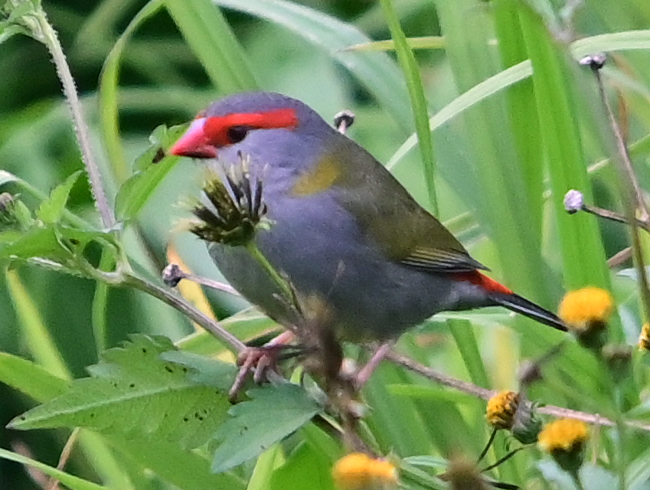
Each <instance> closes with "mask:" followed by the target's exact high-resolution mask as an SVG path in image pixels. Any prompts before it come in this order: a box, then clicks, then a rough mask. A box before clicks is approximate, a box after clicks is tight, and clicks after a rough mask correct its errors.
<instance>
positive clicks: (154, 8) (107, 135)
mask: <svg viewBox="0 0 650 490" xmlns="http://www.w3.org/2000/svg"><path fill="white" fill-rule="evenodd" d="M162 6H163V3H162V0H152V1H149V2H148V3H147V4H146V5H145V6H144V7H142V9H141V10H140V11H139V12H138V13H137V14H136V15H135V16H134V17H133V19H131V22H129V25H128V26H127V27H126V29H125V30H124V32H123V33H122V35H121V36H120V37H119V38H118V40H117V41H116V42H115V44H114V45H113V47H112V49H111V51H110V53H108V56H107V57H106V61H104V66H103V67H102V73H101V76H100V80H99V118H100V122H101V124H100V125H99V128H100V131H101V135H102V138H103V139H104V146H105V148H106V153H107V155H108V160H109V162H110V165H111V166H112V167H113V172H114V173H115V175H116V177H117V180H118V182H124V181H125V180H126V179H127V178H128V176H129V174H130V171H129V169H128V168H127V164H126V159H125V158H124V152H123V150H122V142H121V138H120V128H119V115H118V96H117V92H118V81H119V75H120V62H121V60H122V53H123V52H124V48H125V47H126V43H127V42H128V41H129V39H130V38H131V36H132V35H133V33H134V32H135V31H136V30H137V29H138V28H139V27H140V26H141V25H142V24H143V23H144V22H146V21H147V20H148V19H149V18H151V17H152V16H153V15H154V14H156V13H157V12H158V11H159V10H160V9H162Z"/></svg>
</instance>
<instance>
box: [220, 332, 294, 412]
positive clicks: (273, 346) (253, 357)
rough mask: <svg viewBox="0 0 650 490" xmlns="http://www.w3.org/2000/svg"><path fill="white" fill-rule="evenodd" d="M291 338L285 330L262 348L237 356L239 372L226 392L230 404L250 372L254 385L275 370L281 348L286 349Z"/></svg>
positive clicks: (254, 348)
mask: <svg viewBox="0 0 650 490" xmlns="http://www.w3.org/2000/svg"><path fill="white" fill-rule="evenodd" d="M293 338H294V335H293V333H291V332H289V331H288V330H287V331H286V332H282V333H281V334H280V335H278V336H277V337H275V338H273V339H271V340H270V341H268V342H267V343H266V344H264V345H263V346H262V347H249V348H247V349H246V350H244V351H243V352H242V353H241V354H239V357H238V358H237V365H238V366H239V372H238V373H237V377H236V378H235V382H234V383H233V385H232V387H231V388H230V391H229V392H228V398H229V399H230V401H231V402H234V401H235V400H236V399H237V395H238V394H239V392H240V391H241V388H242V386H243V385H244V381H246V376H247V375H248V374H249V373H250V372H253V381H254V382H255V383H261V382H262V381H264V376H265V375H266V373H267V372H268V370H269V369H275V368H276V365H277V355H278V353H279V352H280V351H281V350H282V348H284V347H286V345H287V344H288V343H289V342H290V341H291V340H293Z"/></svg>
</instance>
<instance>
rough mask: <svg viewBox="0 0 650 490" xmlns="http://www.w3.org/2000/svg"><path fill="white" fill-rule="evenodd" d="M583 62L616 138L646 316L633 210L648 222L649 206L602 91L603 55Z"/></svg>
mask: <svg viewBox="0 0 650 490" xmlns="http://www.w3.org/2000/svg"><path fill="white" fill-rule="evenodd" d="M581 63H582V64H586V65H588V66H589V67H590V68H591V71H592V72H593V74H594V76H595V78H596V85H597V86H598V93H599V94H600V98H601V99H602V102H603V105H604V107H605V112H606V114H607V119H608V120H609V125H610V127H611V130H612V133H613V134H614V138H615V139H616V147H617V149H618V153H619V154H618V157H619V158H616V161H617V162H618V168H619V174H620V181H621V182H620V183H621V194H622V199H623V202H624V203H625V217H626V218H627V220H628V222H629V223H630V227H631V233H632V251H633V253H634V265H635V267H636V269H637V276H638V281H639V288H640V290H641V297H642V298H643V308H644V311H645V317H646V319H647V318H650V288H649V284H648V276H647V271H646V268H645V260H644V257H643V249H642V247H641V238H640V237H639V230H638V226H637V218H636V210H637V209H639V210H640V211H641V217H640V218H639V219H640V220H641V221H642V222H645V223H649V222H650V213H649V212H648V206H647V204H646V202H645V199H644V198H643V193H642V191H641V186H640V184H639V181H638V179H637V178H636V174H635V173H634V168H633V167H632V161H631V160H630V154H629V153H628V150H627V146H626V144H625V140H624V139H623V135H622V134H621V130H620V127H619V125H618V123H617V121H616V118H615V117H614V112H613V111H612V107H611V105H610V103H609V99H608V98H607V94H605V85H604V83H603V79H602V76H601V74H600V69H601V68H602V67H603V65H604V63H605V57H604V55H602V56H596V55H594V56H589V57H587V58H584V59H583V60H581ZM630 190H631V191H632V193H633V195H634V201H633V202H632V201H631V199H630V197H629V191H630Z"/></svg>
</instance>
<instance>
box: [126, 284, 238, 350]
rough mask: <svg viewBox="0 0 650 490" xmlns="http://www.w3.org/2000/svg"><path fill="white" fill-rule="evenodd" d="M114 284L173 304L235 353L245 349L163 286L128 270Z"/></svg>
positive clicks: (229, 334)
mask: <svg viewBox="0 0 650 490" xmlns="http://www.w3.org/2000/svg"><path fill="white" fill-rule="evenodd" d="M116 285H119V286H131V287H133V288H135V289H139V290H140V291H144V292H145V293H148V294H150V295H151V296H154V297H156V298H158V299H159V300H161V301H163V302H165V303H167V304H168V305H170V306H173V307H174V308H176V309H177V310H178V311H180V312H181V313H183V314H184V315H186V316H187V317H189V318H190V319H191V320H193V321H194V322H196V323H197V324H199V325H200V326H202V327H203V328H205V329H206V330H207V331H208V332H210V333H211V334H212V335H214V336H215V337H216V338H217V339H219V340H221V341H222V342H223V343H224V344H226V346H227V347H228V348H229V350H230V351H232V352H233V353H234V354H236V355H238V354H239V353H240V352H242V351H243V350H244V349H246V345H245V344H244V343H243V342H242V341H241V340H239V339H238V338H237V337H235V336H234V335H233V334H231V333H230V332H229V331H228V330H226V329H225V328H223V327H222V326H221V325H220V324H219V323H218V322H216V321H214V320H212V319H211V318H210V317H208V316H207V315H205V314H204V313H203V312H201V311H199V310H198V309H197V308H195V307H194V306H192V305H191V304H189V303H188V302H187V301H185V300H184V299H183V298H181V297H180V296H178V295H177V294H176V293H174V292H172V291H168V290H166V289H164V288H161V287H160V286H157V285H156V284H152V283H150V282H148V281H146V280H144V279H141V278H140V277H137V276H135V275H133V274H131V273H130V272H125V273H124V275H123V279H122V280H121V281H120V282H118V283H117V284H116Z"/></svg>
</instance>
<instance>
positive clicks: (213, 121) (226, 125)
mask: <svg viewBox="0 0 650 490" xmlns="http://www.w3.org/2000/svg"><path fill="white" fill-rule="evenodd" d="M297 125H298V117H296V111H295V110H294V109H277V110H274V111H265V112H253V113H236V114H228V115H226V116H218V117H216V116H215V117H208V118H207V119H206V121H205V126H204V127H203V131H204V133H205V135H206V137H207V139H208V141H210V143H211V144H213V145H214V146H216V147H217V148H219V147H221V146H227V145H230V144H232V141H230V140H229V139H228V130H229V129H230V128H233V127H236V126H246V127H249V128H252V129H275V128H289V129H293V128H295V127H296V126H297Z"/></svg>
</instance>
